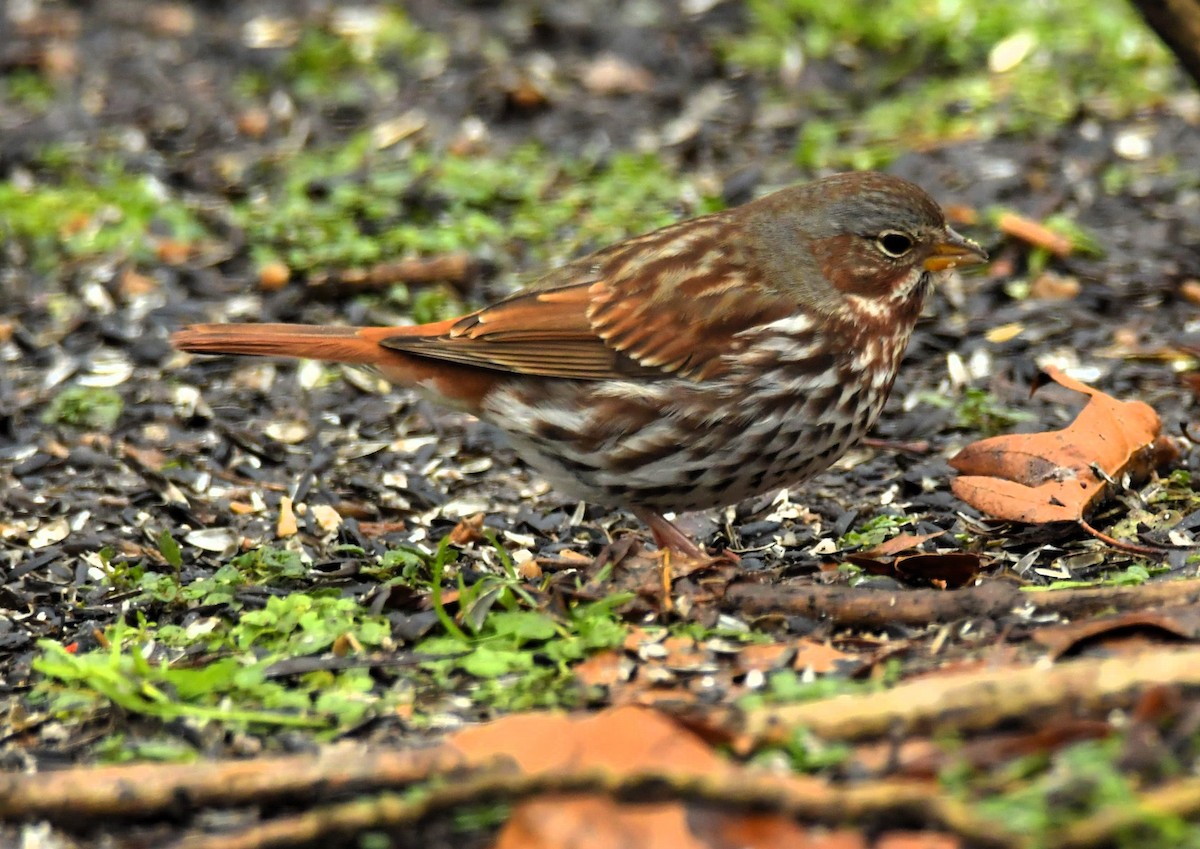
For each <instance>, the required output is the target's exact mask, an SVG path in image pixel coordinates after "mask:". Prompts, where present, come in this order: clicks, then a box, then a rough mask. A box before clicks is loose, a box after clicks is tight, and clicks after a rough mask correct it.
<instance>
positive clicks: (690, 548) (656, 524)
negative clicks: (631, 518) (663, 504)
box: [633, 507, 708, 560]
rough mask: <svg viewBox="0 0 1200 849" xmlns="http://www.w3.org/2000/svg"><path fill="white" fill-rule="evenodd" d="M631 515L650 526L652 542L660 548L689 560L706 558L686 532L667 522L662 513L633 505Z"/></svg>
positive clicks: (704, 553) (706, 555)
mask: <svg viewBox="0 0 1200 849" xmlns="http://www.w3.org/2000/svg"><path fill="white" fill-rule="evenodd" d="M633 515H635V516H637V517H638V518H639V519H641V520H642V521H643V522H645V524H646V526H647V527H648V528H650V533H651V534H653V535H654V542H655V544H656V545H658V547H659V548H660V549H663V550H667V549H670V550H671V551H674V552H676V553H677V554H681V555H683V556H684V557H686V558H688V559H690V560H706V559H708V553H707V552H706V551H705V550H704V549H703V548H701V547H700V546H698V545H696V543H694V542H692V540H691V539H690V538H689V537H688V535H687V534H685V533H684V532H683V531H681V530H679V528H677V527H675V526H674V525H672V524H671V523H670V522H668V521H667V520H666V518H665V517H664V516H663V514H662V513H659V512H657V511H655V510H648V509H646V508H645V507H634V508H633Z"/></svg>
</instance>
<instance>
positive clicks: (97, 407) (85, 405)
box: [42, 386, 125, 431]
mask: <svg viewBox="0 0 1200 849" xmlns="http://www.w3.org/2000/svg"><path fill="white" fill-rule="evenodd" d="M124 406H125V402H124V401H122V400H121V396H120V395H118V394H117V393H116V392H114V391H113V390H112V389H97V388H94V387H90V386H69V387H67V388H66V389H64V390H63V391H61V392H59V393H58V394H57V395H55V396H54V400H52V401H51V402H50V405H49V406H48V407H47V408H46V410H45V412H43V413H42V421H43V422H44V423H45V424H65V425H71V426H72V427H79V428H87V429H90V430H101V431H110V430H112V429H113V428H114V427H115V426H116V424H117V420H118V419H119V418H120V417H121V411H122V410H123V409H124Z"/></svg>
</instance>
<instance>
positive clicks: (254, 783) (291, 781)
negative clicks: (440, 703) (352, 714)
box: [0, 746, 494, 824]
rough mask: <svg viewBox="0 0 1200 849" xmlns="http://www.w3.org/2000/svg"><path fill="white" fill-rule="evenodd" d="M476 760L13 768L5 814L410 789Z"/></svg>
mask: <svg viewBox="0 0 1200 849" xmlns="http://www.w3.org/2000/svg"><path fill="white" fill-rule="evenodd" d="M472 766H477V767H480V768H483V767H486V766H487V764H475V765H472V764H469V763H468V760H467V758H465V757H464V756H463V754H462V753H461V752H459V751H457V750H454V749H451V748H449V747H436V748H429V749H416V750H408V751H403V750H401V751H388V750H383V751H379V750H369V749H366V748H364V747H361V746H350V747H346V746H334V747H330V748H328V749H323V750H321V752H320V754H318V755H316V756H312V755H294V756H286V757H274V758H256V759H254V760H239V761H215V762H207V763H205V762H201V763H194V764H179V765H174V764H170V765H163V764H154V763H146V764H131V765H124V766H110V767H98V768H91V767H86V768H80V769H68V770H61V771H57V772H44V773H38V774H36V775H20V774H15V773H7V774H0V819H4V820H19V819H40V818H45V819H49V820H51V821H52V822H57V823H64V822H65V823H68V824H70V823H78V822H79V821H80V819H81V818H86V817H119V818H134V817H148V816H154V815H162V814H164V813H166V812H175V813H178V812H180V811H184V810H195V809H198V808H206V807H222V806H229V807H232V806H243V805H247V804H254V803H256V802H265V801H268V800H271V799H279V798H284V797H287V798H288V799H290V800H299V799H306V798H313V797H314V796H316V795H319V794H327V793H353V792H362V791H365V790H372V789H379V788H398V787H405V786H407V785H410V784H413V783H415V782H418V781H425V780H428V779H430V778H432V777H436V776H444V775H449V774H454V773H456V772H459V771H467V770H468V769H470V768H471V767H472ZM492 768H494V765H493V767H492Z"/></svg>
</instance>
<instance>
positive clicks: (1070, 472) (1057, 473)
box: [950, 368, 1162, 523]
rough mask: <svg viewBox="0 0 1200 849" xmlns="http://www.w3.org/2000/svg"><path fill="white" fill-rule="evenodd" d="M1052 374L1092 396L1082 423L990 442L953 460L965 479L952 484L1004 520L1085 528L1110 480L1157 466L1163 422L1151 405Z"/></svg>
mask: <svg viewBox="0 0 1200 849" xmlns="http://www.w3.org/2000/svg"><path fill="white" fill-rule="evenodd" d="M1045 374H1046V375H1047V376H1048V377H1049V378H1050V379H1051V380H1053V381H1054V382H1055V383H1057V384H1059V385H1060V386H1064V387H1066V388H1067V389H1072V390H1074V391H1076V392H1081V393H1083V394H1084V395H1087V396H1088V397H1089V399H1090V400H1089V401H1088V403H1087V405H1086V406H1085V407H1084V408H1083V409H1082V410H1081V411H1080V413H1079V415H1078V416H1077V417H1076V418H1075V421H1073V422H1071V424H1070V425H1068V426H1067V427H1065V428H1063V429H1062V430H1055V431H1044V432H1042V433H1020V434H1009V435H1006V436H996V437H992V438H991V439H983V440H980V441H979V442H975V443H972V444H971V445H968V446H967V447H966V448H964V449H963V450H962V451H960V452H958V454H956V455H955V456H954V457H953V458H952V459H951V460H950V465H951V466H953V467H954V468H955V469H956V470H958V471H959V472H960V473H961V474H960V476H959V477H957V478H955V480H954V481H953V482H952V483H951V485H950V488H951V489H952V490H953V492H954V494H955V495H956V496H958V497H959V498H961V499H962V500H963V501H965V502H967V503H968V504H970V505H971V506H972V507H974V508H975V509H977V510H980V511H982V512H984V513H987V514H988V515H989V516H994V517H995V518H997V519H1005V520H1007V521H1012V522H1031V523H1042V522H1081V521H1082V520H1083V518H1084V515H1085V514H1086V513H1087V511H1088V510H1089V509H1091V508H1092V507H1094V506H1096V504H1098V503H1099V501H1100V499H1101V497H1102V496H1103V495H1104V493H1105V491H1106V490H1107V479H1112V478H1117V477H1120V476H1121V475H1123V474H1125V473H1126V472H1130V473H1132V474H1134V475H1137V474H1145V473H1147V472H1149V471H1150V468H1151V466H1152V465H1153V464H1154V460H1155V455H1156V448H1157V447H1158V446H1157V445H1156V443H1157V440H1158V439H1159V432H1160V430H1161V428H1162V422H1161V420H1160V419H1159V417H1158V414H1157V413H1155V412H1154V410H1153V409H1151V408H1150V406H1149V405H1147V404H1144V403H1142V402H1141V401H1118V400H1117V399H1116V398H1113V397H1112V396H1111V395H1106V394H1105V393H1103V392H1101V391H1099V390H1097V389H1093V388H1092V387H1090V386H1088V385H1086V384H1084V383H1080V382H1079V381H1078V380H1073V379H1072V378H1070V377H1068V376H1067V375H1065V374H1063V373H1062V372H1061V371H1059V370H1058V369H1055V368H1047V369H1045ZM1034 388H1035V389H1036V388H1037V387H1036V386H1035V387H1034Z"/></svg>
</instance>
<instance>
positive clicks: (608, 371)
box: [380, 214, 790, 380]
mask: <svg viewBox="0 0 1200 849" xmlns="http://www.w3.org/2000/svg"><path fill="white" fill-rule="evenodd" d="M734 226H735V225H734V224H733V222H731V221H730V219H729V217H728V216H725V215H721V214H717V215H711V216H707V217H705V218H701V219H694V220H692V221H687V222H683V223H681V224H676V225H672V226H670V227H666V228H664V229H662V230H657V231H655V232H653V233H650V234H647V235H645V236H638V237H635V238H633V239H629V240H627V241H624V242H620V243H618V244H616V245H613V246H612V247H609V248H605V249H604V250H601V251H599V252H597V253H594V254H592V255H590V256H587V257H584V258H582V259H578V260H576V261H574V262H572V263H569V264H568V265H566V266H563V267H562V268H559V269H557V270H556V271H554V272H551V273H550V274H549V275H547V276H546V277H545V278H542V280H540V281H538V282H537V283H535V284H534V285H533V286H532V287H530V288H529V289H526V290H524V291H522V292H518V293H517V294H515V295H512V296H510V297H509V298H506V299H505V300H503V301H500V302H499V303H497V304H494V305H492V306H489V307H485V308H484V309H481V310H479V311H477V312H474V313H471V314H470V315H467V316H464V317H463V318H461V319H459V320H458V321H456V322H454V323H453V324H452V325H451V326H450V327H449V329H448V330H446V329H445V326H444V325H439V326H437V329H438V331H439V332H436V333H430V334H422V333H421V332H420V331H421V328H420V327H416V328H412V331H411V332H406V333H403V334H398V335H396V336H392V337H389V338H386V339H384V340H382V341H381V343H380V344H382V345H383V346H384V347H387V348H391V349H394V350H397V351H404V352H406V353H410V354H416V355H418V356H425V357H431V358H435V359H441V360H447V361H451V362H456V363H462V364H464V365H473V366H477V367H481V368H487V369H494V370H500V371H510V372H514V373H518V374H528V375H540V376H545V377H565V378H575V379H583V380H602V379H610V378H629V377H666V376H670V375H678V376H681V377H686V378H689V379H693V380H702V379H704V378H707V377H711V376H713V375H715V374H719V373H720V372H721V371H723V370H724V369H725V368H727V367H728V366H727V362H728V360H727V355H728V354H730V353H732V352H734V351H735V350H736V349H737V348H738V347H739V346H740V345H741V344H742V340H741V339H739V338H738V335H737V334H738V333H739V332H740V331H742V330H745V329H747V328H749V327H752V326H754V325H757V324H761V323H765V322H768V321H773V320H775V319H777V318H782V317H784V316H786V315H787V314H788V313H789V311H790V308H789V305H787V304H783V303H781V302H780V300H781V299H779V298H778V297H768V296H767V295H766V294H764V290H763V287H762V286H761V285H760V281H759V280H758V278H757V277H756V276H755V274H754V272H753V270H752V267H753V263H751V262H750V261H749V257H748V255H747V254H746V250H747V249H746V248H745V246H744V245H743V244H742V240H740V239H738V238H737V236H738V234H737V233H736V232H734V230H733V228H734Z"/></svg>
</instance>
